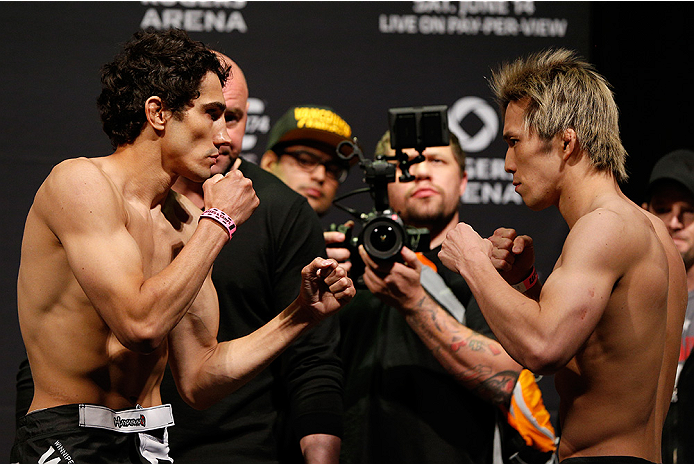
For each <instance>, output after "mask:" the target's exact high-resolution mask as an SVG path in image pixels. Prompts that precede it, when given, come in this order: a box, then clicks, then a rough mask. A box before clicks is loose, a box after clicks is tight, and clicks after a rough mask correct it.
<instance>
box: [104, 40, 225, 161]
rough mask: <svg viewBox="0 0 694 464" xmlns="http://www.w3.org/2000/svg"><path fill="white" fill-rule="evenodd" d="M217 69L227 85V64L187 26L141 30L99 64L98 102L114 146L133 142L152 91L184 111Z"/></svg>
mask: <svg viewBox="0 0 694 464" xmlns="http://www.w3.org/2000/svg"><path fill="white" fill-rule="evenodd" d="M208 72H213V73H215V74H216V75H217V77H219V81H220V82H221V84H222V85H224V83H225V81H226V78H227V76H228V74H229V66H227V65H225V64H224V63H223V62H220V60H219V59H218V57H217V55H215V53H214V52H213V51H212V50H210V49H209V48H207V47H206V46H205V45H204V44H203V43H202V42H197V41H194V40H192V39H191V38H190V37H189V36H188V34H187V33H186V32H185V31H182V30H180V29H169V30H166V31H156V30H152V29H148V30H146V31H138V32H136V33H135V34H134V35H133V37H132V38H131V39H130V40H129V41H128V42H127V43H126V44H125V45H124V47H123V50H122V51H121V52H120V53H119V54H118V55H116V57H115V58H114V60H113V62H111V63H108V64H106V65H104V66H103V67H102V69H101V95H99V98H98V99H97V106H98V108H99V113H100V114H101V122H102V123H103V128H104V132H106V134H107V135H108V137H109V138H110V139H111V143H112V144H113V147H114V148H117V147H118V146H120V145H126V144H130V143H133V142H134V141H135V139H136V138H137V137H138V136H139V135H140V133H141V132H142V129H143V127H144V124H145V122H146V117H145V111H144V105H145V102H146V101H147V99H148V98H149V97H151V96H153V95H156V96H159V97H160V98H161V99H162V102H163V104H164V108H165V109H167V110H169V111H171V112H172V113H173V115H174V116H175V117H179V118H180V117H181V116H182V114H183V112H184V111H185V110H186V109H187V108H188V107H190V106H192V101H193V100H194V99H196V98H198V97H199V96H200V84H201V82H202V79H203V78H204V77H205V75H206V74H207V73H208Z"/></svg>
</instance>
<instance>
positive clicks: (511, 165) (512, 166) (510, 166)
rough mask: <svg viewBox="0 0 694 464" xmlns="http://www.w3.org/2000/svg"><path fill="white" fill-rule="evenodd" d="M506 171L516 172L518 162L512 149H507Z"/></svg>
mask: <svg viewBox="0 0 694 464" xmlns="http://www.w3.org/2000/svg"><path fill="white" fill-rule="evenodd" d="M504 171H506V172H508V173H510V174H513V173H514V172H516V163H515V161H514V160H513V156H512V155H511V149H510V148H509V149H507V150H506V157H505V158H504Z"/></svg>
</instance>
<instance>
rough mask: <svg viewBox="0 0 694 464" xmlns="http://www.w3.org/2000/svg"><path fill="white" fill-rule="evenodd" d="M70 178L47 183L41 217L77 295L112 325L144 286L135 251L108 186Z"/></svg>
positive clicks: (119, 204)
mask: <svg viewBox="0 0 694 464" xmlns="http://www.w3.org/2000/svg"><path fill="white" fill-rule="evenodd" d="M70 174H72V173H71V172H69V171H68V172H67V173H62V172H58V174H57V175H56V176H55V178H53V179H51V180H50V181H49V182H48V183H47V184H48V185H47V186H46V189H45V191H44V192H43V195H42V197H41V200H40V201H41V204H40V206H41V214H42V215H43V217H44V220H45V222H46V224H47V225H48V227H49V228H50V229H51V231H52V232H53V233H54V234H55V236H56V238H57V239H58V240H59V241H60V244H61V245H62V247H63V249H64V250H65V253H66V257H67V261H68V264H69V267H70V269H71V271H72V273H73V275H74V276H75V278H76V279H77V281H78V282H79V284H80V286H81V287H82V290H83V291H84V293H85V294H86V295H87V297H88V298H89V300H90V301H91V303H92V305H93V306H94V308H95V309H96V310H97V311H98V312H99V313H100V314H101V315H102V317H104V319H105V320H106V322H107V323H109V322H113V319H114V318H117V317H118V316H117V315H118V314H119V311H120V310H121V309H123V308H127V307H128V305H129V303H130V302H131V301H133V300H134V299H135V297H136V295H137V292H138V291H139V289H140V286H141V285H142V283H143V282H144V272H143V261H142V254H141V251H140V247H138V244H137V243H136V241H135V239H134V238H133V236H132V235H131V234H130V233H129V231H128V229H127V227H126V216H125V212H124V209H123V205H122V202H121V201H119V198H118V196H117V195H116V193H115V192H114V190H113V187H112V186H111V185H110V183H109V182H108V181H107V180H106V179H105V178H103V176H102V177H101V178H95V179H90V180H88V181H81V178H83V177H84V176H85V175H87V174H90V173H89V172H87V173H84V172H80V171H79V170H78V172H77V173H75V176H76V177H77V179H67V177H68V176H69V175H70ZM80 174H81V176H80ZM95 177H97V176H95ZM109 325H111V324H110V323H109Z"/></svg>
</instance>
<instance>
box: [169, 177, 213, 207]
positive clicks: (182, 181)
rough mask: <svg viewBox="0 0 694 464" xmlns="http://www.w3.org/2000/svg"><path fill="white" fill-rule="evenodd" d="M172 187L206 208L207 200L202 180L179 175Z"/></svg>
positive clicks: (196, 204)
mask: <svg viewBox="0 0 694 464" xmlns="http://www.w3.org/2000/svg"><path fill="white" fill-rule="evenodd" d="M171 189H172V190H173V191H175V192H177V193H180V194H181V195H185V196H186V197H187V198H188V199H189V200H190V201H192V202H193V204H195V206H197V207H198V208H200V209H205V200H204V199H203V196H202V184H201V183H200V182H193V181H192V180H189V179H186V178H185V177H180V176H179V177H178V179H176V182H175V183H174V184H173V187H171Z"/></svg>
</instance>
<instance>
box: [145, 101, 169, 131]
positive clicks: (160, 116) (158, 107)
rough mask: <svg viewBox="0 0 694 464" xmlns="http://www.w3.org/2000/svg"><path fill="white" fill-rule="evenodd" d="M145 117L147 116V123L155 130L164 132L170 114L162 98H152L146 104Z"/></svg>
mask: <svg viewBox="0 0 694 464" xmlns="http://www.w3.org/2000/svg"><path fill="white" fill-rule="evenodd" d="M145 115H146V116H147V122H148V123H149V124H150V125H151V126H152V127H153V128H154V129H155V130H164V127H165V126H166V121H167V120H168V118H169V115H170V112H169V111H165V110H164V104H163V102H162V101H161V98H159V97H157V96H152V97H149V98H148V99H147V101H146V102H145Z"/></svg>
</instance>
